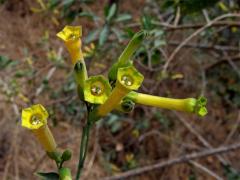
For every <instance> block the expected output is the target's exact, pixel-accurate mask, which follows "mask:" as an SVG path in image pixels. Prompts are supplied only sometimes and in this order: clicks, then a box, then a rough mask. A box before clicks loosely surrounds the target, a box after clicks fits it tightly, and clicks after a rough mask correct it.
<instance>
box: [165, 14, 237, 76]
mask: <svg viewBox="0 0 240 180" xmlns="http://www.w3.org/2000/svg"><path fill="white" fill-rule="evenodd" d="M229 17H240V14H237V13H235V14H233V13H229V14H224V15H221V16H218V17H216V18H215V19H213V20H212V21H210V22H208V23H207V24H206V25H205V26H203V27H201V28H199V29H198V30H196V31H195V32H194V33H192V34H191V35H190V36H188V37H187V38H186V39H185V40H184V41H183V42H182V43H181V44H179V46H177V48H176V49H174V51H173V52H172V53H171V55H170V56H169V58H168V59H167V60H166V63H165V64H164V66H163V72H166V71H167V68H168V66H169V64H170V62H171V61H172V60H173V59H174V58H175V56H176V55H177V53H178V52H179V51H180V50H181V49H182V47H184V45H185V44H187V43H188V42H189V41H190V40H192V39H193V38H194V37H195V36H197V35H198V34H200V33H201V32H203V31H204V30H205V29H207V28H208V27H210V26H212V25H213V24H214V23H215V22H217V21H220V20H222V19H225V18H229Z"/></svg>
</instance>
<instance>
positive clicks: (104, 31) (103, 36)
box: [98, 25, 109, 46]
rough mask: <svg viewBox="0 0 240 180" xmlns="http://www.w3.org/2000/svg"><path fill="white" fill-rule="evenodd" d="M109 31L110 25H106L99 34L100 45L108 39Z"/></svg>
mask: <svg viewBox="0 0 240 180" xmlns="http://www.w3.org/2000/svg"><path fill="white" fill-rule="evenodd" d="M108 32H109V27H108V26H107V25H105V26H104V27H103V29H102V31H101V32H100V35H99V41H98V44H99V46H102V45H104V43H105V42H106V41H107V37H108Z"/></svg>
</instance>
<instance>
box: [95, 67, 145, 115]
mask: <svg viewBox="0 0 240 180" xmlns="http://www.w3.org/2000/svg"><path fill="white" fill-rule="evenodd" d="M143 79H144V77H143V75H142V74H140V73H139V72H138V71H137V70H136V69H135V68H134V67H133V66H128V67H124V68H119V69H118V73H117V82H116V86H115V88H114V89H113V91H112V93H111V94H110V96H109V97H108V99H107V100H106V101H105V103H104V104H102V105H101V106H99V109H98V115H99V116H105V115H106V114H108V113H109V112H110V111H112V110H113V109H114V108H115V107H117V106H118V104H119V103H120V102H121V100H122V99H123V98H124V97H125V96H126V95H127V94H128V93H129V92H130V91H132V90H137V89H138V88H139V87H140V85H141V83H142V81H143Z"/></svg>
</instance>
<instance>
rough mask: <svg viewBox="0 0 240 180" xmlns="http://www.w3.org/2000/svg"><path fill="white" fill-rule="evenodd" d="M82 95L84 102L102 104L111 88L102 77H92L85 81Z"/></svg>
mask: <svg viewBox="0 0 240 180" xmlns="http://www.w3.org/2000/svg"><path fill="white" fill-rule="evenodd" d="M83 93H84V100H85V101H87V102H90V103H94V104H103V103H104V102H105V101H106V99H107V98H108V96H109V95H110V93H111V86H110V84H109V82H108V80H107V79H106V78H105V77H104V76H102V75H98V76H92V77H90V78H89V79H88V80H86V81H85V84H84V89H83Z"/></svg>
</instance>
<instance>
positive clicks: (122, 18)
mask: <svg viewBox="0 0 240 180" xmlns="http://www.w3.org/2000/svg"><path fill="white" fill-rule="evenodd" d="M131 19H132V16H131V15H130V14H120V15H119V16H118V17H117V18H116V19H115V22H122V21H128V20H131Z"/></svg>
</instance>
